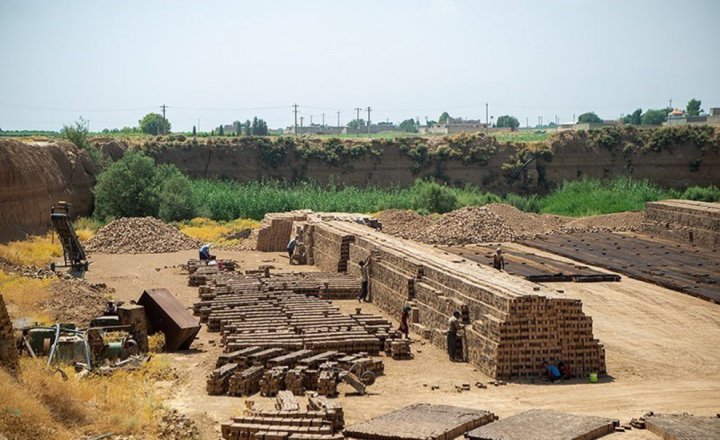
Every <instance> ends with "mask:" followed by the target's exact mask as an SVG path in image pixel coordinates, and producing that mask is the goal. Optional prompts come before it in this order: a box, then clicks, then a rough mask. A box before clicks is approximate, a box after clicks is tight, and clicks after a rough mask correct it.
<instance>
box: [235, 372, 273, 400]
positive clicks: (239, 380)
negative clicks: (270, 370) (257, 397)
mask: <svg viewBox="0 0 720 440" xmlns="http://www.w3.org/2000/svg"><path fill="white" fill-rule="evenodd" d="M264 371H265V369H264V368H263V367H261V366H254V367H249V368H245V369H244V370H236V371H235V373H234V374H233V375H232V376H230V378H229V379H228V389H227V393H228V395H230V396H237V397H240V396H245V397H247V396H252V395H253V394H255V393H257V392H258V391H260V380H261V378H262V376H263V372H264Z"/></svg>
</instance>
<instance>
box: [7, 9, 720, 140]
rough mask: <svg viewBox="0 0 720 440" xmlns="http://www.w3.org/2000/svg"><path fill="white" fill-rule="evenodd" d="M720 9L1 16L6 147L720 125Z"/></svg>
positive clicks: (39, 12)
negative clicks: (18, 135)
mask: <svg viewBox="0 0 720 440" xmlns="http://www.w3.org/2000/svg"><path fill="white" fill-rule="evenodd" d="M719 23H720V1H717V0H706V1H703V0H689V1H678V0H673V1H665V0H647V1H646V0H603V1H598V0H545V1H538V0H527V1H512V0H511V1H507V0H506V1H498V0H493V1H480V0H476V1H472V0H468V1H462V0H385V1H382V0H378V1H375V0H364V1H354V0H342V1H339V0H317V1H313V0H306V1H297V0H295V1H293V0H275V1H273V0H266V1H259V0H255V1H252V2H246V1H219V0H217V1H215V0H204V1H181V0H178V1H155V0H143V1H134V0H126V1H119V0H117V1H103V0H93V1H79V0H77V1H76V0H67V1H34V0H0V60H2V64H1V65H0V129H4V130H16V129H29V130H58V129H60V128H61V127H62V126H63V125H64V124H70V123H72V122H73V121H75V120H77V119H78V118H79V117H80V116H82V117H84V118H85V119H87V120H89V121H90V128H91V130H92V131H99V130H102V129H103V128H121V127H124V126H137V124H138V120H139V119H141V118H142V116H143V115H144V114H146V113H148V112H152V111H155V112H160V106H161V105H163V104H165V105H167V117H168V119H169V120H170V122H171V123H172V127H173V130H174V131H190V130H192V127H193V126H194V125H198V124H199V128H200V130H202V131H206V130H209V129H210V128H214V127H217V126H218V125H219V124H221V123H224V124H229V123H232V122H233V121H235V120H241V121H244V120H246V119H252V117H253V116H258V117H260V118H263V119H265V120H266V121H267V122H268V124H269V126H270V127H273V128H281V127H287V126H290V125H292V124H293V107H292V105H293V104H297V105H298V106H299V107H298V110H299V113H298V117H302V118H303V119H304V125H308V124H309V122H310V119H311V118H312V121H313V122H314V123H321V122H322V118H323V116H322V114H323V113H324V114H325V123H326V124H328V125H337V118H338V116H337V112H338V111H339V112H340V122H341V124H342V125H344V124H346V123H347V122H348V121H349V120H351V119H354V117H355V115H356V112H355V110H354V109H355V108H362V109H363V110H362V111H361V113H360V115H361V117H362V118H364V119H366V118H367V110H366V109H367V107H368V106H369V107H371V109H372V110H371V113H370V114H371V120H372V121H386V120H390V121H396V122H399V121H402V120H403V119H408V118H416V117H419V118H420V120H421V122H423V123H424V121H425V118H426V117H427V118H429V119H431V120H433V119H437V118H438V116H439V115H440V114H441V113H442V112H443V111H447V112H449V113H450V115H451V116H454V117H463V118H470V119H481V120H484V119H485V118H486V103H487V108H488V115H487V116H492V117H493V118H494V119H496V118H497V117H498V116H500V115H504V114H510V115H513V116H516V117H517V118H518V119H519V120H520V122H521V125H522V126H525V125H526V122H527V123H529V124H530V126H534V125H535V124H537V123H538V118H539V117H542V118H543V122H545V123H547V122H549V121H554V120H559V121H560V122H572V121H573V117H574V116H573V115H578V114H581V113H583V112H586V111H595V112H596V113H597V114H598V115H600V116H601V117H602V118H605V119H615V118H617V117H618V116H620V115H621V114H628V113H631V112H632V111H633V110H634V109H636V108H638V107H640V108H643V109H647V108H663V107H665V106H668V105H669V103H670V100H672V105H673V106H674V107H681V108H684V107H685V105H686V103H687V101H688V100H689V99H691V98H697V99H700V100H702V108H703V109H704V110H706V111H707V110H708V108H709V107H720V45H719V44H718V41H717V30H718V24H719Z"/></svg>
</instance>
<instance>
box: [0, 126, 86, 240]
mask: <svg viewBox="0 0 720 440" xmlns="http://www.w3.org/2000/svg"><path fill="white" fill-rule="evenodd" d="M96 172H97V168H96V167H95V164H94V163H93V162H92V160H91V159H90V157H89V156H88V155H87V153H86V152H84V151H80V150H78V149H77V147H75V146H74V145H72V144H69V143H66V142H57V143H26V142H20V141H17V140H0V207H2V209H0V241H7V240H14V239H22V238H24V237H25V236H26V235H27V234H33V233H38V232H42V231H44V230H45V229H46V228H47V227H48V226H49V225H50V207H51V206H52V205H53V204H55V203H57V202H58V201H59V200H64V201H67V202H70V203H72V215H74V216H78V215H89V214H90V213H91V212H92V206H93V197H92V187H93V185H94V184H95V177H94V176H95V173H96Z"/></svg>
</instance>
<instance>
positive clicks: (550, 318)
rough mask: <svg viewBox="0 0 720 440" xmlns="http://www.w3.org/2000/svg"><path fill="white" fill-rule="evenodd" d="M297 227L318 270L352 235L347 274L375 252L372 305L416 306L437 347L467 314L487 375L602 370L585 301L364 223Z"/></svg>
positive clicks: (477, 361)
mask: <svg viewBox="0 0 720 440" xmlns="http://www.w3.org/2000/svg"><path fill="white" fill-rule="evenodd" d="M300 227H301V233H302V236H303V237H302V239H303V240H306V241H307V240H308V238H307V236H308V235H311V236H312V240H313V243H314V249H313V252H314V261H315V264H316V265H317V266H319V267H321V268H328V267H333V266H335V267H337V266H338V264H339V262H340V260H342V259H345V254H344V252H345V251H344V249H343V243H344V240H345V241H347V240H348V238H347V237H351V238H352V240H351V244H350V246H349V258H348V259H347V260H345V262H346V264H347V272H348V273H349V274H351V275H357V274H358V273H359V265H358V264H357V262H358V261H361V260H364V259H365V258H367V257H368V256H369V255H371V254H372V255H373V256H374V257H373V259H372V262H371V263H370V264H371V266H370V292H371V298H372V301H373V302H374V303H375V304H377V305H378V306H379V307H381V308H382V309H384V310H385V311H386V312H388V313H390V314H393V315H394V314H398V313H399V311H400V310H401V309H402V307H403V306H404V305H405V304H408V303H410V304H412V307H413V308H416V309H417V312H415V316H414V319H417V321H418V324H420V325H422V326H424V327H425V328H427V329H429V332H428V333H430V336H431V340H432V341H433V342H434V343H435V344H437V345H440V346H441V347H445V344H446V337H445V332H446V331H447V326H448V318H449V317H450V316H451V315H452V313H453V311H454V310H458V311H461V310H462V311H466V316H467V318H466V319H467V324H468V326H467V330H466V340H467V355H468V359H469V361H470V362H471V363H473V364H474V365H476V366H477V367H478V368H479V369H480V370H482V371H483V372H484V373H486V374H488V375H490V376H493V377H496V378H517V377H530V376H536V375H538V374H541V373H542V371H543V362H544V361H545V360H553V361H556V362H557V361H564V362H566V363H569V364H570V366H571V368H572V369H573V371H575V372H576V373H577V374H578V375H586V374H589V373H591V372H595V373H601V374H602V373H605V352H604V349H603V347H602V345H601V344H600V343H599V341H598V340H597V339H594V337H593V332H592V318H590V317H589V316H587V315H585V314H584V313H583V311H582V303H581V301H580V300H576V299H570V298H563V297H559V296H558V295H557V294H556V293H555V292H554V291H551V290H549V289H544V288H539V287H538V286H537V285H536V284H533V283H530V282H528V281H525V280H519V279H517V278H515V277H512V276H510V275H508V274H504V273H501V272H498V271H495V270H493V269H491V268H487V267H484V266H479V265H477V264H476V263H473V262H470V261H465V260H463V259H460V258H458V257H457V256H454V255H449V254H447V253H444V252H442V251H441V250H438V249H436V248H433V247H430V246H426V245H422V244H419V243H415V242H412V241H409V240H403V239H400V238H396V237H391V236H388V235H385V234H382V233H378V232H375V231H371V230H369V229H368V228H366V227H364V226H361V225H356V224H353V223H348V222H334V221H331V222H318V223H312V222H307V223H305V224H301V225H300Z"/></svg>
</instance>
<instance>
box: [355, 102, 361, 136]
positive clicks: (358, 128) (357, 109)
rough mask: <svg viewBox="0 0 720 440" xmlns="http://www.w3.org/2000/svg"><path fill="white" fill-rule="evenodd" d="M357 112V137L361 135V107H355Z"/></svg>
mask: <svg viewBox="0 0 720 440" xmlns="http://www.w3.org/2000/svg"><path fill="white" fill-rule="evenodd" d="M355 113H357V117H356V118H355V137H360V107H355Z"/></svg>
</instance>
